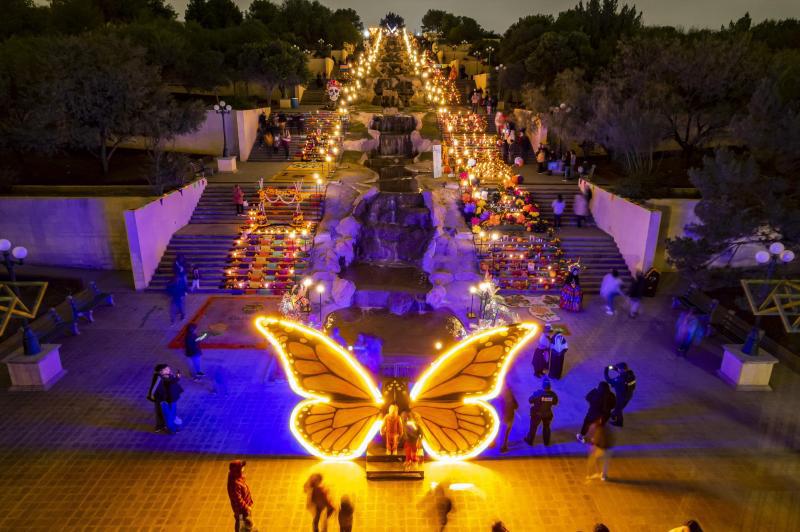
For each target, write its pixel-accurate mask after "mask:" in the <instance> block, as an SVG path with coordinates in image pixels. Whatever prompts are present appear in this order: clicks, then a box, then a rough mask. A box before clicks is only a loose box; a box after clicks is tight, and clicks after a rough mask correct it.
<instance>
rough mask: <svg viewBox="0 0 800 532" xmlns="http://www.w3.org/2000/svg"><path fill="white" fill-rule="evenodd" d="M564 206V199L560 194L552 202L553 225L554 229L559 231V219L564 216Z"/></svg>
mask: <svg viewBox="0 0 800 532" xmlns="http://www.w3.org/2000/svg"><path fill="white" fill-rule="evenodd" d="M566 206H567V204H566V203H565V202H564V197H563V196H562V195H561V194H559V195H558V197H557V198H556V199H554V200H553V218H554V219H555V224H554V225H555V227H556V229H561V217H562V216H563V215H564V209H565V208H566Z"/></svg>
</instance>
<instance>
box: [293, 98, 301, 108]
mask: <svg viewBox="0 0 800 532" xmlns="http://www.w3.org/2000/svg"><path fill="white" fill-rule="evenodd" d="M298 107H300V100H299V99H298V98H292V109H297V108H298Z"/></svg>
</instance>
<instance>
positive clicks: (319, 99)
mask: <svg viewBox="0 0 800 532" xmlns="http://www.w3.org/2000/svg"><path fill="white" fill-rule="evenodd" d="M327 96H328V94H327V91H326V90H325V89H318V88H316V87H314V88H310V89H306V90H305V91H303V97H302V99H301V100H300V103H302V104H303V105H325V104H326V103H328V97H327Z"/></svg>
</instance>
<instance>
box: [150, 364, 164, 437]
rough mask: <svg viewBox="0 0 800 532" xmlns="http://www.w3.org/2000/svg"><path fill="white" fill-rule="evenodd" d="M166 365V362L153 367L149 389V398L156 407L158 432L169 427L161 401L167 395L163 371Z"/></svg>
mask: <svg viewBox="0 0 800 532" xmlns="http://www.w3.org/2000/svg"><path fill="white" fill-rule="evenodd" d="M166 367H167V365H166V364H156V367H155V368H153V378H152V380H151V381H150V388H149V389H148V390H147V400H148V401H152V402H153V406H154V407H155V414H156V427H155V431H156V432H163V431H164V430H166V428H167V424H166V422H165V421H164V410H163V409H162V408H161V401H162V400H163V398H164V396H165V391H164V385H163V382H162V379H161V372H162V371H163V370H164V368H166Z"/></svg>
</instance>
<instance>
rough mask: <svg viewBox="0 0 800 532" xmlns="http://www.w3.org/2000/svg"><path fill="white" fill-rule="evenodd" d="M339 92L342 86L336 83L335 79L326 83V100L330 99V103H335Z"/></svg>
mask: <svg viewBox="0 0 800 532" xmlns="http://www.w3.org/2000/svg"><path fill="white" fill-rule="evenodd" d="M341 90H342V86H341V85H340V84H339V82H338V81H336V80H335V79H332V80H330V81H328V98H330V99H331V101H332V102H335V101H336V100H338V99H339V93H340V92H341Z"/></svg>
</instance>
